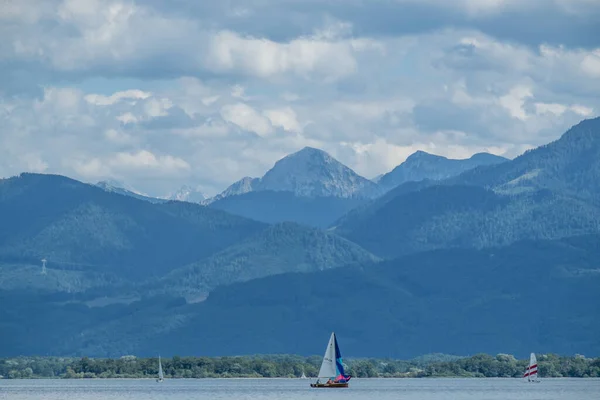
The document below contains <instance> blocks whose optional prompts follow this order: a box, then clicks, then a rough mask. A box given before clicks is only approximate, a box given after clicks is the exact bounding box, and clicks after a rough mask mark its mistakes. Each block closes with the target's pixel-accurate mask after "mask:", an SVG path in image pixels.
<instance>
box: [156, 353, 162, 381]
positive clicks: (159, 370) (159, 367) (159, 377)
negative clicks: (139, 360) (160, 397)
mask: <svg viewBox="0 0 600 400" xmlns="http://www.w3.org/2000/svg"><path fill="white" fill-rule="evenodd" d="M163 380H164V374H163V369H162V364H161V362H160V356H158V379H157V380H156V382H162V381H163Z"/></svg>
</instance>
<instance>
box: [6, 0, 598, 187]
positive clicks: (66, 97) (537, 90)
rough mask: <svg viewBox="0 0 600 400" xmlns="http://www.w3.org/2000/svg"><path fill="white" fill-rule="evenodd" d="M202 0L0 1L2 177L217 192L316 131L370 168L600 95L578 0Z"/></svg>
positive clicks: (543, 138) (531, 125)
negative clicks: (26, 174)
mask: <svg viewBox="0 0 600 400" xmlns="http://www.w3.org/2000/svg"><path fill="white" fill-rule="evenodd" d="M407 2H410V3H411V4H407ZM204 3H206V2H195V1H192V0H179V1H178V2H175V3H174V4H170V5H169V6H165V5H164V4H162V3H160V2H156V1H153V0H140V1H136V2H130V1H129V0H127V1H125V0H108V1H100V0H96V1H92V0H81V1H74V0H64V1H63V0H60V1H59V0H48V1H44V2H32V1H30V0H23V1H19V2H15V1H11V2H9V3H8V4H9V7H8V8H5V9H4V10H3V11H6V12H0V21H2V23H1V24H0V37H2V38H3V40H0V88H1V89H0V126H2V130H1V131H0V148H1V149H2V150H3V154H2V157H1V158H0V175H7V174H9V175H10V174H15V173H18V172H21V171H23V170H31V171H47V172H48V171H51V172H57V173H64V174H67V175H71V176H74V177H75V178H80V179H96V178H102V179H104V178H117V179H120V180H122V181H125V182H127V183H130V184H132V185H133V186H135V187H138V188H140V189H143V190H144V191H145V192H148V193H154V194H161V193H166V192H169V191H173V190H175V189H176V188H177V187H180V186H181V185H183V184H189V185H192V186H196V185H203V186H204V187H207V188H209V191H210V190H212V191H213V193H214V192H216V191H219V190H221V189H223V188H224V187H225V186H227V185H228V184H230V183H231V182H232V181H234V180H236V179H239V178H241V177H243V176H245V175H253V176H257V175H262V174H263V173H264V172H265V170H266V169H267V168H269V167H270V166H271V165H272V163H273V162H275V161H276V160H277V159H279V158H281V157H282V156H283V155H285V154H286V153H289V152H292V151H296V150H298V149H300V148H302V147H303V146H313V147H320V148H323V149H324V150H326V151H329V152H331V153H332V154H333V155H334V156H337V157H339V158H340V160H341V161H343V162H345V163H347V164H348V165H349V166H351V167H353V168H356V169H357V170H358V171H359V172H361V173H363V174H365V175H367V176H373V175H377V174H379V173H382V172H386V171H387V170H389V169H391V168H392V167H394V166H395V165H397V164H398V163H400V162H401V161H403V160H404V159H405V158H406V156H408V155H409V154H410V153H412V152H413V151H415V150H418V149H421V150H425V151H430V152H433V153H436V154H442V155H446V156H451V157H466V156H469V155H471V154H472V153H473V152H477V151H482V150H485V149H487V150H488V151H491V152H495V153H496V154H505V155H508V156H515V155H517V154H518V153H519V152H521V151H523V150H524V149H526V148H529V147H532V146H537V145H540V144H543V143H547V142H549V141H550V140H553V139H556V138H557V137H558V135H559V134H560V133H562V132H564V131H565V130H566V129H567V128H568V127H569V126H571V125H573V124H574V123H577V122H578V121H579V120H581V119H582V118H589V117H593V116H595V115H597V113H598V110H600V99H599V98H598V96H597V93H599V92H600V69H599V65H600V64H599V63H600V62H599V61H598V60H599V59H600V42H598V41H597V40H596V42H594V39H593V35H590V28H589V26H590V25H586V23H587V22H586V21H588V19H590V18H592V17H593V16H594V15H596V14H594V13H593V12H591V11H594V10H593V3H592V2H589V1H588V2H587V3H586V0H579V1H578V2H577V7H575V6H570V8H569V10H567V11H565V10H563V8H564V9H566V8H565V7H566V6H565V4H566V2H564V1H563V0H560V1H559V0H556V1H551V2H550V1H549V2H540V1H534V2H522V1H516V0H514V1H511V0H508V1H506V0H505V1H501V0H496V1H474V0H458V1H456V2H448V1H442V0H423V1H417V0H396V1H394V2H372V3H369V4H368V6H366V4H367V3H364V2H338V1H327V2H325V3H323V2H315V1H312V2H310V1H309V2H306V1H300V0H286V1H285V2H273V1H272V0H260V1H255V0H251V1H248V2H244V4H243V7H240V6H241V5H242V4H241V3H239V2H238V1H237V0H234V1H233V2H225V3H218V2H217V3H214V4H212V3H211V5H210V7H208V6H207V4H204ZM363 3H364V4H363ZM384 3H385V4H384ZM396 3H397V4H396ZM542 3H544V4H545V5H546V6H543V5H542ZM34 6H36V7H34ZM384 6H385V7H389V9H388V8H385V7H384ZM424 7H427V13H428V14H427V15H431V18H430V19H427V21H424V20H420V19H418V18H415V19H414V23H410V24H407V23H406V21H412V20H411V18H413V17H414V16H419V15H421V14H419V12H423V10H425V8H424ZM557 7H561V10H562V11H560V10H559V11H558V12H560V13H562V14H560V13H559V14H556V12H557V11H556V10H557ZM546 8H549V9H550V8H551V9H552V10H550V11H548V10H546ZM567 8H568V7H567ZM325 9H327V12H324V11H323V10H325ZM577 9H580V10H586V12H587V13H583V12H581V11H577ZM399 10H400V11H402V13H401V14H400V13H398V14H397V15H398V19H397V20H396V19H394V21H393V23H392V22H386V18H379V17H381V16H383V14H381V12H386V13H387V14H390V13H392V11H393V12H396V11H399ZM415 10H417V11H415ZM419 10H420V11H419ZM590 10H591V11H590ZM598 10H600V8H599V9H598ZM545 12H552V13H554V14H544V13H545ZM378 13H379V14H378ZM411 13H412V14H411ZM572 13H573V15H571V14H572ZM325 14H327V15H328V16H327V17H324V15H325ZM575 14H576V15H575ZM341 15H342V16H343V18H340V16H341ZM394 15H396V14H394ZM557 15H559V16H562V17H564V19H563V20H561V21H564V23H563V25H564V26H563V28H564V29H565V31H563V30H559V31H557V32H559V33H556V35H555V36H554V37H551V34H552V35H554V33H552V32H554V31H555V29H554V30H553V29H550V28H553V27H555V25H553V24H554V23H553V22H552V21H554V20H552V18H556V16H557ZM586 15H587V16H586ZM509 16H514V19H512V20H511V21H513V22H514V24H515V26H514V29H508V28H506V27H503V26H502V25H501V22H502V21H507V20H509V18H508V17H509ZM523 16H527V21H531V20H533V19H534V18H543V17H544V16H548V18H546V19H544V21H545V22H546V23H547V24H539V25H536V26H535V27H530V26H529V25H527V28H528V29H529V28H531V29H529V30H523V24H522V22H519V21H520V19H519V18H523ZM274 21H275V22H274ZM573 21H579V22H580V24H579V25H577V24H572V22H573ZM425 22H426V23H425ZM586 26H587V27H588V28H586ZM48 27H52V29H47V28H48ZM519 27H520V28H519ZM409 28H410V29H409ZM533 28H535V29H533ZM519 29H521V31H527V32H528V35H522V34H521V33H520V31H519ZM561 29H562V28H561ZM536 35H537V38H535V39H532V38H531V36H536ZM525 36H526V37H525ZM557 37H558V39H560V40H558V41H557V39H556V38H557ZM540 38H541V39H540ZM546 39H547V40H546ZM563 39H564V40H563ZM557 43H562V44H560V45H559V44H557ZM573 43H578V44H577V45H573ZM579 43H581V44H579ZM594 43H595V44H594ZM36 89H40V92H39V93H38V92H37V91H36ZM150 178H151V179H150Z"/></svg>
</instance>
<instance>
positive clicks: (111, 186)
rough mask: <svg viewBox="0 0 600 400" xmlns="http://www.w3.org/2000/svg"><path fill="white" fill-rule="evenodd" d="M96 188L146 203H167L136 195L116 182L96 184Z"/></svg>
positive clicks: (140, 194)
mask: <svg viewBox="0 0 600 400" xmlns="http://www.w3.org/2000/svg"><path fill="white" fill-rule="evenodd" d="M96 186H98V187H99V188H100V189H102V190H104V191H105V192H110V193H117V194H120V195H123V196H129V197H133V198H135V199H138V200H144V201H148V202H150V203H165V202H167V201H168V200H166V199H159V198H156V197H152V196H148V195H145V194H142V193H138V192H136V191H134V190H131V189H126V188H125V185H124V184H123V183H121V182H117V181H110V180H109V181H100V182H98V183H96Z"/></svg>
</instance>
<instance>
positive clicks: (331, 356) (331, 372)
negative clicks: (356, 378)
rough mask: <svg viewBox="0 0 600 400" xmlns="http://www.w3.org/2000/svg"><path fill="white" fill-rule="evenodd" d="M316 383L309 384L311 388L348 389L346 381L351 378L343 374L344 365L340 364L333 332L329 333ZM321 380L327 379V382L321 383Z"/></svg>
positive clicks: (339, 355)
mask: <svg viewBox="0 0 600 400" xmlns="http://www.w3.org/2000/svg"><path fill="white" fill-rule="evenodd" d="M317 378H318V379H317V382H316V383H311V384H310V387H313V388H345V387H348V381H349V380H350V378H352V377H351V376H350V375H346V374H345V373H344V364H343V363H342V353H341V352H340V348H339V346H338V342H337V338H336V337H335V332H333V333H331V337H330V338H329V343H328V344H327V349H325V355H324V356H323V362H322V363H321V369H320V370H319V375H318V376H317ZM321 379H327V382H325V383H321Z"/></svg>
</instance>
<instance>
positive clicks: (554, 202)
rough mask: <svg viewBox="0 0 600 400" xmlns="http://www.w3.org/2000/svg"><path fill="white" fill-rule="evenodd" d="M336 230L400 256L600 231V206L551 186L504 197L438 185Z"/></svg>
mask: <svg viewBox="0 0 600 400" xmlns="http://www.w3.org/2000/svg"><path fill="white" fill-rule="evenodd" d="M334 231H335V232H336V233H338V234H340V235H342V236H344V237H346V238H348V239H350V240H351V241H353V242H355V243H358V244H359V245H361V246H362V247H364V248H366V249H367V250H369V251H371V252H373V253H374V254H376V255H379V256H383V257H397V256H400V255H403V254H408V253H411V252H415V251H424V250H433V249H440V248H453V247H458V248H484V247H490V246H502V245H507V244H510V243H512V242H515V241H518V240H524V239H557V238H562V237H568V236H574V235H582V234H587V233H597V232H600V208H598V207H596V206H595V205H593V204H590V203H588V202H586V201H583V200H579V199H576V198H572V197H569V196H565V195H562V194H560V193H553V192H551V191H549V190H540V191H536V192H532V193H523V194H520V195H516V196H505V195H499V194H496V193H494V192H493V191H491V190H487V189H484V188H481V187H477V186H464V185H435V186H430V187H425V188H424V189H421V190H416V191H408V192H407V193H405V194H402V195H399V196H397V197H395V198H393V199H391V200H389V201H388V202H386V203H384V204H377V203H373V204H372V205H371V206H370V208H365V209H363V210H361V211H360V212H356V213H354V214H352V213H351V214H349V215H348V217H345V218H344V219H343V220H341V221H340V223H339V225H337V226H336V227H335V230H334Z"/></svg>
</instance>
